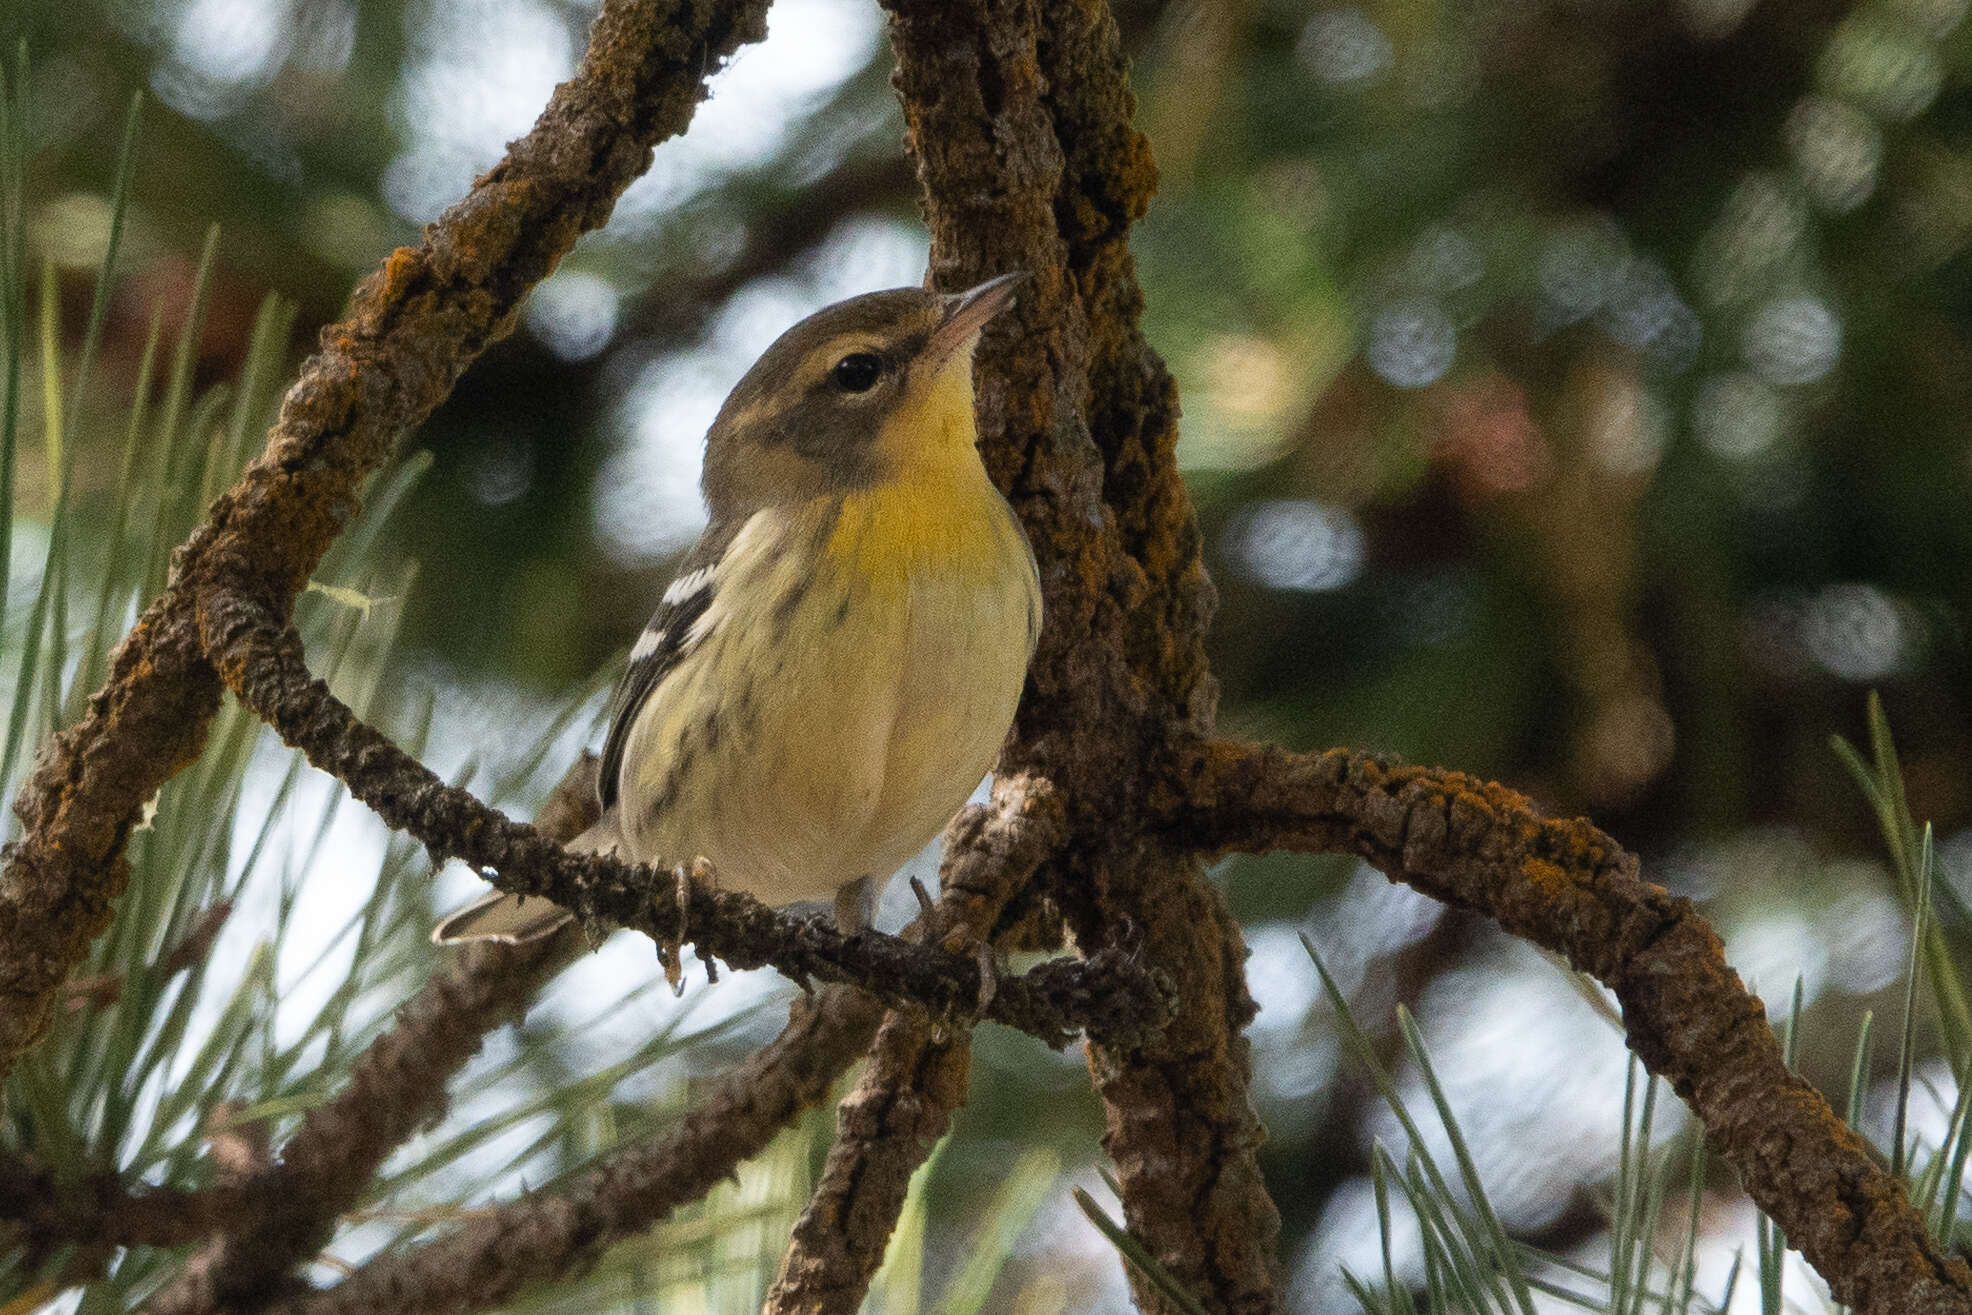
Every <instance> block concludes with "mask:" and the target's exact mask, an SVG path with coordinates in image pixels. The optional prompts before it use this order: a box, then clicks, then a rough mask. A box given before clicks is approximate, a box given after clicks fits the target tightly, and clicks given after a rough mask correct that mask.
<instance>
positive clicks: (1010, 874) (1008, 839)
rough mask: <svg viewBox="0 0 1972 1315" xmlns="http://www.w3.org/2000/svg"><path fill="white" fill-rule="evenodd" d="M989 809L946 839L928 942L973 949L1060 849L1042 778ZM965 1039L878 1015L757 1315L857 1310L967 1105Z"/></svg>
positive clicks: (998, 798) (969, 816)
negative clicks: (955, 1115)
mask: <svg viewBox="0 0 1972 1315" xmlns="http://www.w3.org/2000/svg"><path fill="white" fill-rule="evenodd" d="M993 795H994V800H993V803H994V807H993V809H992V810H990V811H989V810H986V809H968V810H966V811H965V812H964V813H961V814H960V815H959V817H958V819H957V820H956V821H955V822H954V823H953V825H952V826H951V827H950V828H949V829H948V830H947V831H946V834H945V857H944V861H943V862H942V863H941V864H940V866H939V872H938V884H939V891H940V894H939V898H938V904H937V906H936V907H935V908H933V909H932V910H931V911H930V913H929V915H928V916H927V917H926V918H925V919H923V920H922V924H921V925H922V932H923V935H924V936H925V938H926V939H931V940H938V941H941V942H942V943H943V944H944V945H945V946H946V947H947V948H948V949H951V950H954V951H958V950H960V949H962V948H963V947H964V946H966V945H968V944H970V945H973V946H976V947H981V948H982V949H983V948H984V947H985V946H986V944H987V942H986V941H985V939H984V937H985V936H986V935H987V934H988V933H990V932H991V930H992V929H993V926H994V924H995V923H996V922H997V921H998V919H999V916H1000V913H1001V911H1002V910H1003V909H1005V908H1006V906H1007V904H1008V902H1009V901H1010V900H1011V899H1012V898H1013V897H1014V896H1015V895H1016V894H1017V893H1018V892H1019V890H1020V888H1021V887H1022V886H1024V885H1025V884H1026V883H1027V881H1028V879H1029V878H1030V877H1031V876H1033V874H1034V871H1035V869H1036V868H1038V867H1039V866H1040V865H1041V863H1043V862H1044V861H1046V860H1047V859H1048V858H1050V857H1051V856H1052V855H1053V854H1054V853H1055V851H1056V849H1057V848H1058V847H1059V845H1060V843H1061V837H1062V812H1061V805H1060V801H1059V799H1058V798H1056V797H1055V795H1054V793H1053V791H1052V790H1051V789H1050V788H1049V787H1047V786H1046V785H1045V784H1044V783H1041V782H1035V781H1030V780H1027V779H1023V778H1018V777H1002V778H1001V779H1000V780H999V781H997V782H996V783H995V785H994V791H993ZM971 1058H972V1045H971V1032H970V1030H969V1029H967V1028H964V1027H957V1028H954V1027H950V1026H945V1025H941V1024H936V1023H933V1022H932V1021H930V1020H929V1019H927V1018H925V1017H924V1015H923V1014H921V1013H918V1012H916V1011H911V1012H908V1013H891V1014H889V1015H887V1016H886V1017H885V1018H884V1020H883V1026H882V1028H881V1029H880V1030H879V1031H878V1033H877V1038H876V1043H875V1045H873V1046H872V1047H871V1048H870V1054H869V1063H868V1065H867V1066H866V1067H865V1068H864V1070H863V1075H862V1077H861V1078H860V1079H858V1081H857V1083H856V1087H855V1089H854V1090H853V1091H851V1092H850V1093H849V1095H848V1096H847V1097H846V1098H845V1099H844V1100H843V1102H842V1105H841V1106H840V1108H839V1109H838V1110H837V1111H836V1140H835V1144H834V1145H833V1146H831V1147H830V1148H829V1155H828V1160H827V1162H826V1163H825V1164H824V1165H823V1167H822V1177H821V1181H820V1182H819V1183H817V1184H816V1187H815V1190H814V1193H813V1194H812V1195H811V1197H810V1198H809V1201H808V1205H807V1208H806V1209H804V1210H803V1211H802V1213H801V1217H800V1218H799V1219H798V1220H796V1221H795V1225H794V1233H793V1236H792V1237H791V1238H789V1241H788V1250H787V1254H786V1255H785V1256H783V1257H782V1260H781V1268H780V1273H779V1274H778V1275H777V1276H776V1277H775V1280H774V1286H773V1288H772V1289H771V1290H770V1291H769V1292H768V1294H767V1301H766V1305H765V1306H764V1307H763V1308H762V1309H763V1311H764V1312H765V1315H855V1312H856V1311H857V1310H859V1309H861V1307H862V1304H863V1297H864V1295H865V1294H866V1293H867V1292H868V1291H869V1286H870V1280H871V1279H872V1278H874V1277H875V1276H876V1271H877V1269H878V1267H879V1266H880V1265H882V1263H883V1254H884V1250H885V1247H886V1244H887V1243H888V1242H889V1240H890V1234H891V1232H892V1230H893V1229H895V1227H896V1225H897V1217H898V1215H899V1214H900V1213H901V1212H902V1210H903V1208H904V1201H905V1198H906V1197H907V1196H908V1195H909V1192H910V1186H911V1175H912V1174H913V1173H915V1172H916V1171H917V1167H918V1166H919V1165H920V1164H922V1163H923V1162H924V1158H925V1156H927V1155H929V1154H930V1153H931V1148H932V1147H933V1146H934V1145H936V1144H937V1141H938V1139H939V1138H940V1137H942V1136H944V1135H945V1130H946V1127H947V1125H948V1124H949V1123H950V1120H951V1114H952V1111H953V1110H955V1109H957V1108H958V1107H959V1105H960V1104H962V1103H963V1102H964V1100H965V1089H966V1077H967V1075H968V1073H969V1071H970V1065H971Z"/></svg>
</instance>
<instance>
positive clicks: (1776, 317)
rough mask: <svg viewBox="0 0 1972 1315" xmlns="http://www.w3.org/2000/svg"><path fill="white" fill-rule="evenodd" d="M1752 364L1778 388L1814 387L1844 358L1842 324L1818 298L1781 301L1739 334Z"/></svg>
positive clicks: (1762, 311)
mask: <svg viewBox="0 0 1972 1315" xmlns="http://www.w3.org/2000/svg"><path fill="white" fill-rule="evenodd" d="M1740 349H1741V350H1742V351H1743V352H1744V353H1745V355H1746V360H1747V363H1748V364H1750V365H1751V366H1752V367H1753V368H1754V369H1755V370H1757V371H1759V372H1760V374H1762V375H1764V376H1765V377H1766V378H1767V379H1769V380H1770V381H1772V382H1774V383H1777V384H1811V383H1813V382H1814V381H1815V380H1817V379H1820V378H1821V377H1822V376H1823V375H1826V374H1827V373H1828V372H1829V371H1830V370H1832V369H1834V368H1835V362H1836V360H1837V359H1838V358H1839V357H1840V356H1841V354H1842V322H1841V320H1839V319H1837V318H1836V315H1835V312H1834V311H1832V310H1830V309H1829V307H1828V304H1827V303H1826V302H1824V301H1821V300H1819V299H1817V298H1814V297H1808V296H1787V297H1776V298H1774V299H1773V300H1772V301H1770V302H1768V303H1767V304H1766V305H1764V306H1762V307H1760V308H1759V309H1758V310H1757V311H1755V312H1753V318H1752V319H1750V320H1748V321H1747V323H1746V328H1745V330H1744V331H1743V332H1742V333H1741V335H1740Z"/></svg>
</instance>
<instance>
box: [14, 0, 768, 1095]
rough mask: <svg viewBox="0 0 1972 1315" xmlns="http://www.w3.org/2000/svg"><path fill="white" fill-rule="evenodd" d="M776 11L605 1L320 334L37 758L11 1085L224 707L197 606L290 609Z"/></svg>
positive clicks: (24, 810)
mask: <svg viewBox="0 0 1972 1315" xmlns="http://www.w3.org/2000/svg"><path fill="white" fill-rule="evenodd" d="M765 14H766V0H717V2H707V0H609V2H608V3H606V4H604V6H603V8H602V11H601V13H600V14H599V15H598V16H597V18H596V22H595V25H594V26H593V27H592V28H591V31H590V44H589V49H588V51H587V53H586V54H585V55H584V57H583V63H582V67H581V69H580V70H579V71H578V73H577V74H576V76H575V77H574V78H573V79H571V80H570V81H568V82H565V83H563V84H562V85H561V86H560V87H558V88H556V90H555V94H554V97H553V98H552V99H551V100H550V102H549V104H548V107H547V109H546V110H545V111H544V112H543V113H542V115H541V117H540V119H539V120H538V121H537V122H536V123H535V125H534V128H533V130H532V131H530V132H529V133H528V134H527V136H525V137H523V138H521V139H520V140H519V141H517V142H515V143H514V144H513V146H512V148H511V149H510V150H509V152H508V155H507V158H506V159H505V160H503V161H502V162H501V163H500V164H499V165H497V166H496V167H495V168H494V169H492V170H491V171H490V172H488V173H487V174H485V175H484V176H482V177H481V178H480V179H479V180H478V181H477V182H476V183H475V184H474V185H473V190H472V191H471V193H470V194H468V195H467V197H466V198H465V199H464V200H463V201H461V202H460V203H459V204H457V205H455V206H454V207H453V208H452V209H451V210H449V211H447V212H446V214H445V215H444V217H443V218H441V219H440V220H439V221H438V222H437V223H436V224H433V225H432V226H430V227H429V228H428V229H426V231H425V237H424V242H423V244H422V245H420V246H418V247H416V248H412V247H404V248H400V249H399V250H397V251H396V252H394V253H393V254H392V255H391V257H390V258H389V260H388V261H386V262H385V264H384V266H383V267H382V268H381V269H380V270H378V271H377V272H376V273H375V274H373V275H372V276H371V277H370V278H369V279H367V280H365V282H364V283H363V284H362V286H361V287H359V288H358V289H357V290H356V293H355V295H354V296H353V297H352V298H351V301H350V306H349V311H348V313H347V314H346V315H345V317H344V318H343V319H342V320H341V321H340V322H339V323H337V324H335V325H332V326H330V327H329V328H328V329H326V330H324V331H323V334H322V340H321V347H320V349H319V350H318V351H317V352H316V354H315V355H314V356H312V357H310V358H309V359H308V361H307V362H306V363H305V364H304V365H303V366H302V370H301V375H300V378H299V379H298V380H297V381H296V382H295V384H294V386H293V387H292V388H291V389H289V391H288V394H287V397H286V399H285V400H284V401H283V403H282V407H281V414H280V418H279V420H278V421H277V422H276V423H275V426H274V428H273V431H272V432H271V433H270V434H269V435H268V441H267V448H266V451H265V452H264V453H263V454H262V455H261V457H260V458H259V459H258V460H256V461H255V462H254V463H253V464H252V465H251V466H250V467H248V469H247V471H246V473H245V474H244V475H243V476H242V477H241V479H240V482H239V483H238V484H237V485H236V486H235V487H234V488H233V489H232V490H231V491H230V492H228V493H227V494H225V495H224V496H223V497H221V498H220V499H219V500H218V501H217V502H215V503H214V504H213V507H212V509H211V512H210V514H209V516H208V518H207V521H206V523H205V524H204V525H203V526H201V527H200V528H199V529H198V530H197V531H196V532H195V533H194V534H193V536H192V538H191V539H190V540H189V541H188V542H187V543H186V544H185V545H184V546H183V547H182V548H181V549H180V550H179V552H178V555H177V559H176V561H177V566H176V571H175V574H174V578H173V582H172V584H171V586H170V587H169V588H167V589H166V591H165V592H164V593H163V594H162V595H160V596H159V597H158V598H157V599H156V600H155V601H154V602H152V603H151V605H150V606H149V607H148V608H147V609H146V610H145V612H144V614H143V616H142V617H140V618H139V619H138V623H137V625H136V627H135V628H134V629H133V630H132V631H131V632H130V634H129V635H127V636H126V637H125V638H124V640H123V642H122V643H121V644H120V645H119V646H118V648H117V650H116V653H115V655H114V657H113V660H112V663H111V671H110V677H109V680H108V682H107V683H106V684H105V685H104V687H103V688H102V689H101V690H99V691H98V692H97V693H96V695H95V696H94V697H93V698H92V699H91V700H90V704H89V713H88V715H87V716H86V717H84V718H83V719H82V721H80V722H79V723H77V724H76V725H75V726H73V727H71V728H70V729H68V730H66V731H64V732H62V733H61V734H59V735H57V736H55V737H53V738H52V739H51V740H50V741H49V743H48V744H47V745H46V746H45V747H44V749H43V752H42V754H41V757H40V760H39V763H38V765H37V768H36V770H35V772H34V774H33V776H32V777H31V778H30V779H29V781H28V782H27V784H26V785H25V786H24V787H23V789H22V791H21V795H20V798H19V799H18V800H17V801H16V803H15V811H16V812H17V813H18V814H19V816H20V819H21V822H22V826H23V833H22V836H21V838H20V840H19V841H18V842H16V843H15V844H13V845H10V846H9V847H8V848H7V851H6V854H5V866H4V871H0V1076H4V1074H5V1072H6V1070H7V1069H9V1068H11V1067H12V1064H13V1062H14V1060H15V1059H17V1058H18V1057H19V1056H20V1054H21V1052H22V1051H24V1050H25V1049H27V1047H29V1046H31V1045H32V1044H34V1042H35V1041H36V1040H38V1039H39V1037H40V1036H41V1034H42V1032H43V1031H44V1030H45V1029H46V1027H47V1020H48V1016H49V1013H50V1010H51V1006H52V1004H53V1002H54V997H55V994H56V992H57V990H58V988H59V986H60V984H61V982H62V981H63V979H64V978H66V977H67V976H68V974H69V973H70V971H72V970H73V968H74V967H75V965H76V964H77V963H78V962H80V961H81V958H82V956H83V954H84V952H85V951H86V950H87V948H88V945H89V943H90V941H92V940H93V939H94V938H95V937H96V935H97V934H98V933H99V932H101V930H102V929H103V927H104V926H106V925H107V923H108V920H109V918H110V915H111V912H112V910H113V909H114V906H115V902H116V899H117V897H118V895H120V894H121V893H122V891H123V888H124V886H125V884H126V883H127V881H128V878H129V873H128V868H127V865H126V863H125V861H124V845H125V842H126V841H127V840H128V838H129V834H130V830H131V828H132V826H134V825H135V823H136V821H137V818H138V816H139V810H140V809H141V808H142V806H143V803H144V801H145V800H147V799H149V798H150V797H151V796H152V795H153V794H155V793H156V792H157V790H158V787H159V786H161V785H163V784H164V782H165V781H167V780H169V779H170V778H171V777H172V776H173V775H175V774H176V773H177V772H178V771H179V770H180V769H181V768H183V767H184V766H185V765H186V764H188V763H189V762H191V761H192V760H193V759H194V758H195V757H196V756H197V755H198V753H199V750H200V748H201V747H202V746H203V744H204V741H205V735H206V731H207V728H208V726H209V725H210V722H211V720H212V716H213V713H214V712H215V711H216V710H217V708H218V702H219V692H220V682H219V679H218V674H217V672H215V670H214V669H213V667H212V665H211V663H209V662H208V661H207V659H206V658H205V656H204V652H203V648H202V645H201V643H200V640H199V634H198V621H197V617H196V616H195V614H194V603H195V601H196V600H198V599H200V598H201V597H208V598H209V597H211V596H215V595H218V594H231V595H235V596H240V597H249V598H252V599H253V600H255V602H256V603H257V605H259V606H261V607H264V608H265V609H267V611H268V612H269V613H270V614H272V615H274V616H277V617H281V618H283V619H285V618H286V616H287V615H288V612H289V610H290V608H291V607H292V605H293V602H294V598H295V595H296V593H297V592H298V591H299V590H300V589H301V587H302V586H303V584H304V583H306V581H307V579H308V577H309V575H310V574H311V573H312V572H313V571H314V569H315V567H316V565H317V564H318V563H319V562H320V561H321V559H322V555H323V554H324V553H325V552H326V551H327V550H328V547H329V545H330V544H331V543H332V542H333V541H334V540H335V537H336V535H337V534H338V533H339V532H340V531H341V530H342V529H343V528H344V527H345V526H346V525H348V524H349V522H350V520H351V515H352V512H353V509H354V507H355V506H356V504H357V502H358V501H359V495H360V491H361V488H362V485H363V481H364V480H365V478H366V477H368V476H369V475H370V474H371V473H372V472H373V471H375V470H376V469H377V468H378V467H379V466H381V465H382V464H383V462H384V461H385V460H386V459H387V458H388V457H389V455H390V452H391V450H392V448H393V447H394V446H395V444H396V441H397V438H398V436H399V435H400V434H402V433H403V432H404V431H405V430H407V429H410V428H412V427H413V426H415V425H417V424H418V423H419V422H420V421H422V420H423V419H424V417H425V416H426V415H428V414H430V412H431V410H432V408H434V407H435V406H437V405H438V403H439V402H440V401H442V400H443V399H444V398H445V396H446V394H447V393H448V392H450V390H451V387H452V384H453V382H454V381H455V380H457V378H458V377H459V375H460V374H461V373H462V372H463V371H464V370H465V368H466V367H467V366H468V365H470V364H471V363H472V361H473V360H474V359H475V358H476V357H477V356H478V355H479V353H480V352H482V351H484V350H485V348H486V347H487V346H488V345H489V344H490V343H492V342H493V341H495V340H496V339H498V338H499V337H500V336H501V335H503V334H505V333H506V332H507V331H508V330H509V329H510V328H511V327H512V324H513V315H514V311H515V309H516V308H517V307H518V306H519V304H520V300H521V298H522V297H523V296H524V295H525V294H526V292H527V290H528V289H529V288H530V287H531V286H533V284H535V283H536V282H538V281H540V280H541V279H542V278H545V277H546V276H547V275H548V273H549V272H550V271H551V270H552V269H553V268H554V266H555V262H556V261H558V260H559V259H560V258H561V256H562V255H563V254H564V253H566V252H567V251H568V249H569V248H570V247H571V246H572V245H573V244H574V242H575V239H576V238H577V237H579V236H580V235H581V234H582V233H584V232H586V231H588V230H590V229H593V228H596V227H598V226H599V225H601V224H602V223H603V222H604V220H606V219H607V218H608V216H609V212H610V208H611V206H612V205H614V203H615V201H616V198H617V196H618V195H620V194H621V193H622V191H623V189H624V188H625V187H627V186H628V185H629V183H630V181H631V180H632V179H633V178H635V177H636V176H637V175H638V174H640V173H642V172H643V171H644V170H645V169H646V168H648V167H649V164H650V152H651V148H652V147H653V146H654V145H655V144H656V143H657V142H659V141H662V140H663V139H664V138H666V137H670V136H673V135H675V134H676V133H678V132H680V131H682V130H683V129H684V127H685V125H686V124H687V123H689V122H690V120H691V117H692V111H693V109H694V107H695V106H696V104H697V102H698V101H699V99H700V98H702V97H703V96H704V94H705V91H704V85H705V78H706V77H707V76H708V75H710V74H711V73H712V72H713V70H714V69H716V68H717V67H718V65H719V63H720V62H721V61H722V60H723V59H724V58H725V57H726V56H728V55H730V54H731V53H732V52H733V51H734V50H735V49H736V48H737V47H738V46H739V45H740V44H742V43H743V42H746V41H751V40H757V39H759V37H760V36H762V35H763V34H764V33H765Z"/></svg>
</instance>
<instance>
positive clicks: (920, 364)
mask: <svg viewBox="0 0 1972 1315" xmlns="http://www.w3.org/2000/svg"><path fill="white" fill-rule="evenodd" d="M1021 277H1022V276H1021V275H1018V274H1005V275H1002V276H1000V277H999V278H996V279H991V280H988V281H987V282H985V283H982V284H980V285H979V286H978V287H975V288H971V289H968V290H967V291H965V292H960V293H955V294H951V295H945V294H940V293H936V292H927V291H925V290H923V289H921V288H893V289H891V290H889V291H887V292H871V293H866V294H864V295H863V296H860V297H851V298H850V299H849V300H847V301H841V302H837V303H836V304H835V305H833V306H829V307H826V308H824V309H822V310H819V311H817V312H815V313H814V314H813V315H810V316H809V317H808V318H807V319H805V320H802V321H801V322H800V323H799V324H796V325H795V326H794V327H793V328H791V329H789V330H788V331H787V332H786V333H783V334H782V335H781V336H780V337H779V338H778V339H776V340H775V342H774V345H773V346H771V347H769V348H768V349H767V350H766V352H765V353H764V354H762V356H761V357H760V359H759V360H758V361H756V362H754V364H753V368H752V369H750V370H748V371H747V372H746V375H745V377H744V378H742V379H741V380H740V381H739V383H738V384H737V385H735V386H734V388H733V391H732V393H731V395H730V396H728V397H727V398H726V403H725V405H724V406H722V407H720V408H719V416H718V418H717V419H716V420H714V421H713V423H712V428H711V430H710V431H709V432H708V433H707V435H706V441H705V496H706V501H707V502H708V503H709V504H710V506H711V510H712V512H713V515H714V516H715V517H722V516H728V515H733V514H737V513H742V512H744V511H748V510H751V509H753V508H758V507H762V506H767V505H770V504H774V503H785V502H799V501H806V500H808V499H810V498H815V497H820V496H824V495H827V494H831V493H843V492H853V491H855V490H857V489H860V488H866V487H868V486H869V485H870V484H871V483H872V482H874V481H875V480H876V479H878V478H879V477H895V476H898V475H900V474H905V475H908V474H910V473H912V470H913V469H914V468H915V467H918V466H924V467H926V468H930V467H935V466H938V465H939V464H940V463H956V462H964V461H971V462H977V460H978V456H977V453H976V451H975V450H974V448H973V441H974V432H975V431H974V428H973V419H972V350H973V347H974V346H975V345H976V344H977V343H978V341H979V334H980V331H981V330H982V329H984V328H985V327H986V324H987V323H988V321H990V320H991V319H992V318H993V317H994V316H995V315H998V314H999V313H1000V312H1001V311H1003V310H1005V309H1006V307H1007V305H1008V304H1009V303H1010V302H1011V301H1012V300H1013V291H1014V287H1015V285H1016V284H1017V283H1018V282H1019V280H1020V278H1021Z"/></svg>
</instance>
